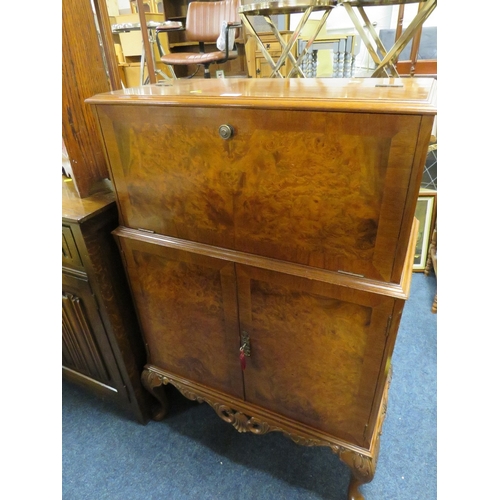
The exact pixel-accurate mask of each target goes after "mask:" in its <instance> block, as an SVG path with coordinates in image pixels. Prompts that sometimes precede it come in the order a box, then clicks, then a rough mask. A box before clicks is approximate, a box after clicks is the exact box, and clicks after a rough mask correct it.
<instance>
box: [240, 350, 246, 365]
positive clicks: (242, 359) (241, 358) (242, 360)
mask: <svg viewBox="0 0 500 500" xmlns="http://www.w3.org/2000/svg"><path fill="white" fill-rule="evenodd" d="M240 365H241V369H242V370H244V369H245V368H246V367H247V360H246V359H245V353H244V352H243V347H240Z"/></svg>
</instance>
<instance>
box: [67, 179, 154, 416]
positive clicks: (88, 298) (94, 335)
mask: <svg viewBox="0 0 500 500" xmlns="http://www.w3.org/2000/svg"><path fill="white" fill-rule="evenodd" d="M117 223H118V215H117V210H116V202H115V197H114V193H113V192H112V191H111V190H108V191H106V190H103V191H102V192H100V193H98V194H94V195H91V196H89V197H87V198H80V197H79V196H78V194H77V192H76V189H75V187H74V185H73V180H72V179H70V178H68V177H64V176H63V179H62V374H63V377H64V378H66V379H67V380H71V381H72V382H75V383H77V384H79V385H82V386H85V387H86V388H88V389H90V390H92V391H93V392H94V393H96V394H98V395H99V396H101V397H104V398H106V399H108V400H111V401H114V402H116V403H117V404H118V405H119V406H121V407H122V408H124V409H125V410H126V411H128V412H129V414H130V415H131V416H132V417H133V418H135V419H136V420H138V421H139V422H141V423H143V424H144V423H146V422H147V421H148V420H149V419H150V418H151V402H152V398H151V396H150V395H149V393H148V392H146V391H145V390H144V388H143V386H142V384H141V381H140V376H141V371H142V367H143V365H144V363H145V361H146V352H145V348H144V344H143V342H142V339H141V336H140V329H139V325H138V322H137V317H136V315H135V312H134V309H133V303H132V299H131V296H130V292H129V287H128V284H127V280H126V276H125V273H124V271H123V266H122V264H121V259H120V255H119V251H118V247H117V246H116V243H115V241H114V240H113V236H112V235H111V231H112V230H113V229H115V228H116V225H117Z"/></svg>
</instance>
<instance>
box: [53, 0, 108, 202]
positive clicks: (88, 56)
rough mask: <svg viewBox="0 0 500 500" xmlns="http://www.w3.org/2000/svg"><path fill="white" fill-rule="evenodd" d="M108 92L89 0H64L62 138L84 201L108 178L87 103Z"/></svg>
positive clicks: (95, 128) (93, 119)
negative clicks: (88, 99)
mask: <svg viewBox="0 0 500 500" xmlns="http://www.w3.org/2000/svg"><path fill="white" fill-rule="evenodd" d="M109 90H110V84H109V81H108V78H107V75H106V69H105V65H104V61H103V58H102V52H101V47H100V45H99V37H98V35H97V29H96V25H95V19H94V13H93V12H92V7H91V3H90V0H63V1H62V136H63V140H64V144H65V146H66V149H67V152H68V156H69V159H70V162H71V170H72V172H73V182H74V184H75V187H76V189H77V191H78V194H79V196H80V197H81V198H85V197H87V196H89V195H90V194H92V190H93V188H94V189H95V186H96V185H97V183H98V182H99V181H101V180H102V179H105V178H108V171H107V167H106V162H105V159H104V152H103V149H102V145H101V142H100V138H99V134H98V125H97V121H96V117H95V116H94V114H93V111H92V109H91V107H90V106H88V105H87V104H85V102H84V101H85V99H87V98H88V97H91V96H93V95H95V94H98V93H101V92H108V91H109Z"/></svg>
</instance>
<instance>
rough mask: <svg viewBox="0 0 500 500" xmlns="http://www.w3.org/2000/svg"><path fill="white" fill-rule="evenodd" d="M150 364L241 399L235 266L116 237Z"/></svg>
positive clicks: (165, 245) (159, 245)
mask: <svg viewBox="0 0 500 500" xmlns="http://www.w3.org/2000/svg"><path fill="white" fill-rule="evenodd" d="M117 238H118V239H119V242H120V246H121V248H122V251H123V253H124V261H125V266H126V270H127V273H128V276H129V281H130V285H131V289H132V293H133V298H134V301H135V304H136V308H137V312H138V315H139V320H140V323H141V326H142V330H143V335H144V339H145V341H146V344H147V349H148V353H149V354H148V361H149V363H151V364H153V365H155V366H157V367H159V368H161V369H163V370H165V371H167V372H169V373H171V374H174V375H177V376H180V377H184V378H186V379H188V380H191V381H194V382H198V383H200V384H203V385H206V386H208V387H211V388H214V389H218V390H220V391H223V392H225V393H228V394H231V395H233V396H237V397H240V398H242V397H243V386H242V384H243V381H242V374H241V370H240V363H239V357H238V355H239V347H240V343H239V334H238V318H237V314H238V311H237V299H236V281H235V274H234V273H235V271H234V264H233V263H232V262H227V261H224V260H219V259H216V258H212V257H208V256H204V255H199V254H195V253H191V252H189V251H184V250H179V249H177V248H170V247H169V246H168V243H166V242H165V241H163V242H161V243H158V244H154V243H149V242H145V241H141V240H140V239H139V240H137V239H133V238H129V237H125V236H117Z"/></svg>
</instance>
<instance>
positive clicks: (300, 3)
mask: <svg viewBox="0 0 500 500" xmlns="http://www.w3.org/2000/svg"><path fill="white" fill-rule="evenodd" d="M337 1H338V0H275V1H270V2H256V3H252V4H246V5H242V6H241V7H240V10H239V13H240V16H241V20H242V21H243V25H244V26H245V29H246V30H248V33H250V34H251V35H252V36H253V37H254V38H255V40H256V42H257V44H258V46H259V47H260V50H261V52H262V55H263V56H264V58H265V59H266V61H267V62H268V63H269V65H270V66H271V68H272V72H271V75H270V77H271V78H274V77H278V78H284V76H283V75H282V74H281V72H280V68H281V67H282V66H283V65H284V64H285V62H286V59H287V58H288V59H290V61H291V62H292V69H291V70H290V71H289V73H288V74H287V75H286V78H290V77H292V76H294V75H295V73H297V76H299V77H302V78H305V75H304V72H303V71H302V68H301V67H300V63H301V61H302V59H303V58H304V57H305V55H306V54H307V51H308V50H309V47H310V46H311V45H312V44H313V42H314V40H315V39H316V37H317V36H318V33H319V32H320V31H321V28H323V26H324V24H325V22H326V20H327V19H328V16H329V15H330V13H331V11H332V9H333V8H334V7H335V6H336V5H337ZM321 10H324V11H325V12H324V14H323V16H322V17H321V20H320V22H319V23H318V25H317V27H316V29H315V30H314V32H313V34H312V35H311V36H310V37H309V39H308V41H307V43H306V45H305V47H304V48H303V50H302V51H301V53H300V54H299V55H298V57H297V59H295V57H294V56H293V54H292V48H293V47H294V45H295V44H296V43H297V39H298V37H299V35H300V32H301V31H302V28H303V27H304V25H305V24H306V22H307V21H308V19H309V17H310V15H311V13H312V12H316V11H321ZM296 13H302V17H301V19H300V21H299V24H298V25H297V27H296V28H295V31H294V32H293V34H292V36H291V37H290V40H289V41H288V43H286V42H285V40H284V39H283V37H282V36H281V34H280V32H279V29H278V28H277V26H276V25H275V24H274V22H273V20H272V19H271V16H272V15H275V14H285V15H286V14H296ZM248 16H262V17H263V18H264V19H265V21H266V22H267V24H268V25H269V27H270V29H271V32H272V33H273V35H274V36H275V37H276V39H277V40H278V42H279V43H280V45H281V48H282V49H283V50H282V53H281V56H280V57H279V59H278V60H277V61H276V62H275V61H274V59H273V58H272V56H271V55H270V54H269V52H268V51H267V49H266V47H265V45H264V43H263V42H262V41H261V39H260V37H259V35H258V33H257V32H256V31H255V29H254V27H253V26H252V24H251V23H250V20H249V19H248Z"/></svg>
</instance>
